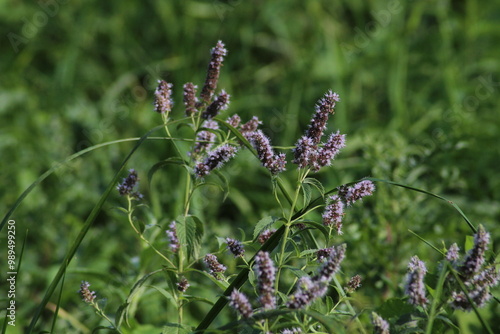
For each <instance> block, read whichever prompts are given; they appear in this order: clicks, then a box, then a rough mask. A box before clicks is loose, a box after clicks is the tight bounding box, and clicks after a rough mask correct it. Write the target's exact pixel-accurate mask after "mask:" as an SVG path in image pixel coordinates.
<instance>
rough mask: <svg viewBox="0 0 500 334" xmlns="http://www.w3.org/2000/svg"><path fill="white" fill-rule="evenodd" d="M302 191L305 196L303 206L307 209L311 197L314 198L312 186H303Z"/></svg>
mask: <svg viewBox="0 0 500 334" xmlns="http://www.w3.org/2000/svg"><path fill="white" fill-rule="evenodd" d="M301 189H302V193H303V194H304V201H303V206H304V207H306V206H307V205H308V204H309V203H310V202H311V196H312V190H311V186H309V185H308V184H303V185H302V187H301Z"/></svg>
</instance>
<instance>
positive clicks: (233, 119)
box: [226, 114, 241, 128]
mask: <svg viewBox="0 0 500 334" xmlns="http://www.w3.org/2000/svg"><path fill="white" fill-rule="evenodd" d="M226 122H227V123H228V124H229V125H231V126H232V127H233V128H237V127H238V125H240V122H241V117H240V116H238V114H234V115H233V116H231V117H229V118H228V119H227V120H226Z"/></svg>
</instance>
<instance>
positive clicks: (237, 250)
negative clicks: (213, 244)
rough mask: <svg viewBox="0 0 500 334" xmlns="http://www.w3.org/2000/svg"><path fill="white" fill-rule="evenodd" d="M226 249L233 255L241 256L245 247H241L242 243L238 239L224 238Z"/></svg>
mask: <svg viewBox="0 0 500 334" xmlns="http://www.w3.org/2000/svg"><path fill="white" fill-rule="evenodd" d="M226 242H227V249H229V251H230V252H231V253H232V254H233V255H234V257H243V255H244V254H245V249H244V248H243V244H242V243H241V242H239V241H238V240H234V239H231V238H226Z"/></svg>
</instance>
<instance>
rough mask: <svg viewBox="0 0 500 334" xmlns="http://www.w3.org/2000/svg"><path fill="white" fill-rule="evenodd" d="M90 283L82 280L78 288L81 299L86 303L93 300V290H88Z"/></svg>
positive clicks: (90, 302)
mask: <svg viewBox="0 0 500 334" xmlns="http://www.w3.org/2000/svg"><path fill="white" fill-rule="evenodd" d="M89 287H90V284H89V282H86V281H82V284H81V285H80V290H79V291H78V293H79V294H80V295H81V296H82V300H83V301H84V302H86V303H88V304H92V303H93V302H94V299H95V297H96V295H95V292H94V291H90V290H89Z"/></svg>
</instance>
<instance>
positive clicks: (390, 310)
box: [377, 298, 414, 319]
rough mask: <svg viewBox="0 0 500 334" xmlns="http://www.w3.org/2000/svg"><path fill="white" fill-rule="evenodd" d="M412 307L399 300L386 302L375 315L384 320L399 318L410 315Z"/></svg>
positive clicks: (394, 299)
mask: <svg viewBox="0 0 500 334" xmlns="http://www.w3.org/2000/svg"><path fill="white" fill-rule="evenodd" d="M413 310H414V308H413V306H412V305H410V304H408V303H407V302H406V301H404V300H403V299H400V298H391V299H388V300H386V301H385V302H384V303H383V304H382V306H380V307H379V308H378V310H377V313H378V314H379V315H380V316H381V317H382V318H384V319H389V318H392V317H394V318H399V317H401V316H403V315H405V314H409V313H412V312H413Z"/></svg>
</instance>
